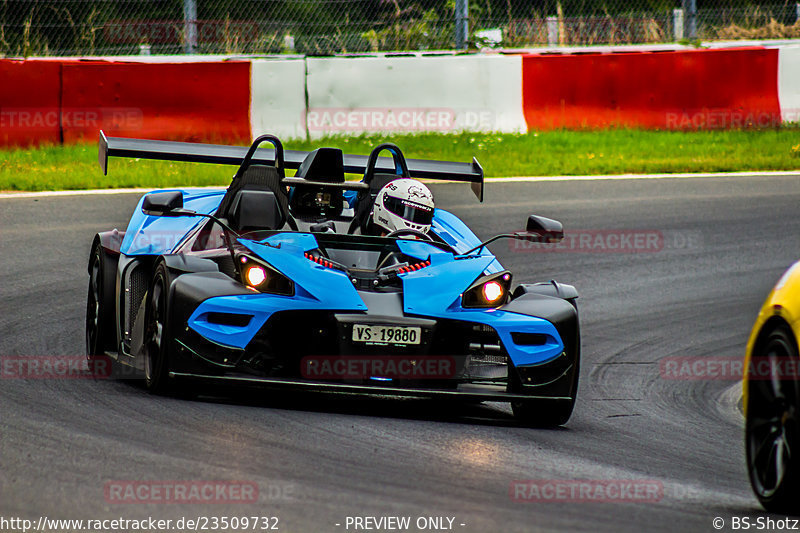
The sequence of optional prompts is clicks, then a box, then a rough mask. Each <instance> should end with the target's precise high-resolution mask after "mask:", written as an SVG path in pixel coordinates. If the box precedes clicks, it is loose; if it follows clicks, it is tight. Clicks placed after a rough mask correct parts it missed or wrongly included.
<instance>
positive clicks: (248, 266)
mask: <svg viewBox="0 0 800 533" xmlns="http://www.w3.org/2000/svg"><path fill="white" fill-rule="evenodd" d="M238 260H239V265H240V273H241V275H242V283H244V284H245V285H246V286H248V287H250V288H251V289H255V290H257V291H259V292H265V293H269V294H281V295H283V296H293V295H294V283H293V282H292V280H290V279H289V278H287V277H286V276H284V275H283V274H281V273H280V272H278V271H277V270H275V269H274V268H272V267H271V266H269V265H268V264H266V263H262V262H261V261H259V260H257V259H253V258H252V257H250V256H247V255H240V256H239V258H238Z"/></svg>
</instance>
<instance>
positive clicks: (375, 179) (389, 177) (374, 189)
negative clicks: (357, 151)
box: [347, 143, 411, 234]
mask: <svg viewBox="0 0 800 533" xmlns="http://www.w3.org/2000/svg"><path fill="white" fill-rule="evenodd" d="M384 150H389V152H390V153H391V154H392V159H393V162H394V167H395V173H394V174H391V173H388V172H378V171H377V166H378V156H379V155H380V153H381V152H383V151H384ZM410 177H411V174H410V173H409V171H408V165H406V158H405V156H404V155H403V152H402V151H401V150H400V148H399V147H398V146H397V145H395V144H392V143H383V144H380V145H378V146H376V147H375V148H374V149H373V150H372V152H371V153H370V154H369V159H368V160H367V167H366V170H365V171H364V179H363V180H362V181H363V182H364V183H366V184H368V185H369V190H368V191H364V192H359V193H358V196H357V197H356V204H355V216H354V217H353V221H352V222H351V223H350V227H349V228H348V230H347V233H355V232H356V230H360V232H361V233H362V234H366V233H369V225H370V223H371V220H370V217H369V215H370V213H372V206H373V205H375V198H377V197H378V193H379V192H381V189H383V187H384V186H385V185H386V184H387V183H389V182H390V181H393V180H396V179H398V178H410Z"/></svg>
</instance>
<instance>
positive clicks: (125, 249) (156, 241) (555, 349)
mask: <svg viewBox="0 0 800 533" xmlns="http://www.w3.org/2000/svg"><path fill="white" fill-rule="evenodd" d="M182 192H183V195H184V207H185V208H187V209H192V210H194V211H197V212H199V213H207V214H211V213H213V212H214V211H215V210H216V209H217V207H218V205H219V203H220V201H221V200H222V197H223V195H224V194H225V190H224V189H183V190H182ZM141 203H142V202H141V200H140V202H139V204H138V205H137V206H136V210H135V212H134V214H133V216H132V217H131V220H130V223H129V225H128V229H127V231H126V233H125V238H124V240H123V242H122V246H121V252H122V253H123V254H125V255H128V256H136V255H161V254H168V253H171V252H172V250H173V249H174V248H175V246H176V245H177V244H178V243H179V242H180V241H181V239H183V237H184V236H185V235H186V233H188V232H189V231H190V230H191V229H192V228H194V227H195V226H197V225H198V224H201V223H203V221H204V220H205V219H204V218H202V217H156V216H148V215H145V214H144V213H142V211H141ZM432 231H434V232H435V233H436V234H437V235H439V236H441V237H442V239H443V240H444V241H445V242H447V243H448V244H450V245H451V246H452V247H453V248H454V249H455V250H456V251H457V252H459V253H463V252H465V251H467V250H469V249H471V248H473V247H475V246H477V245H479V244H480V242H481V241H480V239H478V237H477V236H475V234H474V233H473V232H472V231H471V230H470V229H469V228H468V227H467V226H466V225H465V224H464V223H463V222H462V221H461V220H460V219H459V218H458V217H456V216H455V215H453V214H452V213H449V212H448V211H445V210H443V209H438V208H437V209H436V210H435V212H434V219H433V224H432ZM239 242H240V243H241V244H242V245H243V246H245V247H246V248H247V249H248V250H250V252H252V254H253V255H255V256H257V257H258V258H260V259H261V260H263V261H265V262H267V263H268V264H270V265H271V266H272V267H273V268H275V269H276V270H278V271H280V272H281V273H283V274H284V275H286V276H287V277H289V278H290V279H291V280H292V281H293V282H294V284H295V294H294V295H293V296H279V295H272V294H261V293H256V292H254V293H253V294H246V295H231V296H217V297H213V298H209V299H207V300H205V301H204V302H202V303H201V304H200V305H199V306H198V307H197V308H196V309H195V310H194V312H193V313H192V315H191V317H190V318H189V321H188V323H189V326H190V327H191V328H192V329H193V330H194V331H196V332H197V333H198V334H200V335H202V336H203V337H204V338H206V339H208V340H209V341H212V342H214V343H217V344H220V345H223V346H227V347H231V348H239V349H243V348H245V347H246V346H247V344H248V343H249V342H250V341H251V340H252V339H253V337H254V336H255V335H256V334H257V333H258V331H259V330H260V329H261V328H262V327H263V325H264V324H265V323H266V321H267V320H268V319H269V318H270V317H271V316H272V315H273V313H276V312H280V311H287V310H329V311H336V312H351V313H352V312H365V311H367V305H366V304H365V303H364V301H363V300H362V299H361V297H360V296H359V294H358V291H357V290H356V288H355V287H354V286H353V284H352V283H351V281H350V279H349V278H348V276H347V274H346V273H345V272H342V271H340V270H337V269H332V268H326V267H324V266H322V265H319V264H317V263H315V262H312V261H309V260H308V259H307V258H306V257H305V256H304V255H303V254H304V252H308V251H310V250H314V249H316V248H318V247H319V244H318V243H317V240H316V238H315V237H314V235H313V234H311V233H294V232H286V233H278V234H275V235H272V236H270V237H269V238H267V239H265V240H263V241H259V242H256V241H253V240H248V239H239ZM397 246H398V247H399V248H400V251H401V252H402V253H403V254H405V255H408V256H410V257H414V258H416V259H419V260H420V261H427V260H430V262H431V264H430V266H428V267H426V268H423V269H420V270H417V271H413V272H407V273H404V274H400V278H401V280H402V283H403V310H404V312H405V313H406V314H408V315H413V316H420V317H430V318H442V319H449V320H462V321H468V322H474V323H480V324H486V325H488V326H491V327H492V328H494V329H495V330H496V331H497V333H498V335H499V336H500V338H501V340H502V342H503V345H504V346H505V347H506V350H507V351H508V353H509V356H510V357H511V359H512V361H513V362H514V364H515V365H516V366H525V365H536V364H540V363H544V362H547V361H549V360H552V359H554V358H556V357H558V356H559V355H560V354H561V353H562V352H563V351H564V343H563V341H562V339H561V337H560V336H559V334H558V331H557V330H556V328H555V326H553V324H552V323H550V322H549V321H547V320H544V319H541V318H535V317H530V316H526V315H521V314H518V313H513V312H508V311H503V310H502V308H500V309H465V308H463V307H461V305H460V302H461V298H460V297H461V294H462V293H463V292H464V291H465V290H466V289H467V288H469V286H470V285H471V284H472V283H473V282H474V281H475V280H476V279H477V278H479V277H480V276H482V275H484V274H492V273H497V272H501V271H502V270H503V267H502V265H501V264H500V263H499V262H498V261H497V259H496V258H495V257H494V255H492V253H491V252H490V251H489V250H488V248H484V249H482V250H481V253H480V255H471V256H469V257H465V258H464V257H462V258H457V257H455V256H453V255H452V254H450V253H446V252H444V251H442V250H441V249H440V248H438V247H436V246H433V245H432V244H429V243H427V242H425V241H418V240H398V241H397ZM209 313H231V314H243V315H249V316H251V317H252V318H251V320H250V321H249V323H248V324H247V325H245V326H233V325H224V324H218V323H212V322H210V321H209V320H208V316H209ZM513 332H522V333H539V334H544V335H545V339H546V342H545V343H544V344H541V345H525V346H518V345H515V344H514V343H513V340H512V337H511V334H512V333H513Z"/></svg>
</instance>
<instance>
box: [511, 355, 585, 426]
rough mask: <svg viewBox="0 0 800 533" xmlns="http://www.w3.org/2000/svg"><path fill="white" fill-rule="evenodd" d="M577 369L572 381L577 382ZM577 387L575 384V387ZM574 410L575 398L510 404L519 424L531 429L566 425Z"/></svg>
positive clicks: (521, 401)
mask: <svg viewBox="0 0 800 533" xmlns="http://www.w3.org/2000/svg"><path fill="white" fill-rule="evenodd" d="M577 376H578V372H577V368H576V369H575V372H574V374H573V377H572V379H573V380H574V381H577ZM575 386H577V384H576V385H575ZM574 408H575V396H574V395H573V396H572V399H570V400H539V399H537V400H520V401H514V402H511V411H512V412H513V413H514V416H515V417H516V418H517V420H519V422H520V423H521V424H523V425H525V426H528V427H533V428H554V427H558V426H563V425H564V424H566V423H567V422H568V421H569V419H570V417H571V416H572V410H573V409H574Z"/></svg>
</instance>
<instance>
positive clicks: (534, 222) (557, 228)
mask: <svg viewBox="0 0 800 533" xmlns="http://www.w3.org/2000/svg"><path fill="white" fill-rule="evenodd" d="M525 232H526V233H528V235H529V237H528V238H526V240H531V241H537V242H545V243H547V242H560V241H561V240H562V239H563V238H564V226H562V225H561V222H559V221H558V220H553V219H552V218H545V217H540V216H539V215H530V216H529V217H528V224H527V226H526V227H525Z"/></svg>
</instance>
